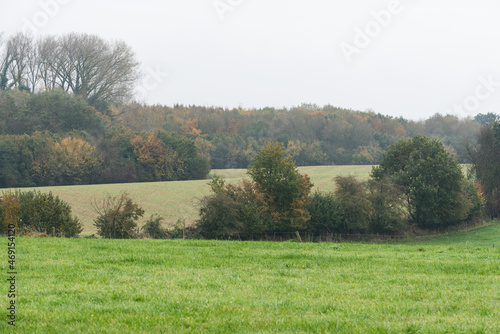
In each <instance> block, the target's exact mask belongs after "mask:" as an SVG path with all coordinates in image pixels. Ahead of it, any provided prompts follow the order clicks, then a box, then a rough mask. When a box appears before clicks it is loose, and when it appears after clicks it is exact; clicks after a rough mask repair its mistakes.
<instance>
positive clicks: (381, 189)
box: [367, 180, 408, 234]
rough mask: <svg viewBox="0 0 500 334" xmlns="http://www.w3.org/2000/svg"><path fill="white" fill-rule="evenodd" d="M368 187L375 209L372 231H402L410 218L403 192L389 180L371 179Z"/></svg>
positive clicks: (387, 232)
mask: <svg viewBox="0 0 500 334" xmlns="http://www.w3.org/2000/svg"><path fill="white" fill-rule="evenodd" d="M367 187H368V192H369V193H368V199H369V201H370V203H371V206H372V209H373V210H372V214H371V217H370V229H371V231H372V232H374V233H381V234H392V233H396V232H400V231H402V230H403V229H404V228H405V227H406V224H407V220H408V219H407V216H408V214H407V210H406V206H405V201H404V194H403V192H402V191H401V190H400V189H399V187H397V186H396V185H395V184H392V183H390V182H387V180H381V181H377V180H369V181H368V182H367Z"/></svg>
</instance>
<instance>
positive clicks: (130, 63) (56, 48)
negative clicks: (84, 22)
mask: <svg viewBox="0 0 500 334" xmlns="http://www.w3.org/2000/svg"><path fill="white" fill-rule="evenodd" d="M138 68H139V63H138V61H137V60H136V58H135V54H134V52H133V51H132V49H131V48H130V47H129V46H128V45H127V44H125V42H122V41H116V42H106V41H105V40H103V39H102V38H100V37H98V36H96V35H89V34H77V33H70V34H67V35H63V36H58V37H54V36H48V37H45V38H42V39H39V40H36V41H35V40H34V39H33V38H32V37H31V36H29V35H26V34H23V33H18V34H16V35H14V36H12V37H11V38H9V39H8V40H7V42H6V46H5V47H4V51H3V55H1V58H0V89H1V90H6V89H10V88H18V89H20V90H23V89H24V90H28V91H30V92H32V93H34V92H35V91H36V90H37V89H41V90H46V89H54V88H57V87H58V88H61V89H62V90H64V91H65V92H69V93H73V94H75V95H76V96H80V97H82V98H83V99H84V100H85V101H87V102H88V103H89V104H90V105H92V106H94V107H96V108H97V109H99V110H101V111H104V110H106V109H107V107H108V106H109V105H110V104H116V103H118V104H120V103H123V102H125V101H127V100H128V99H130V98H131V96H132V92H133V89H134V85H135V83H136V82H137V80H138V79H139V78H140V75H139V70H138Z"/></svg>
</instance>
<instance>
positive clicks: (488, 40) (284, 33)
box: [0, 0, 500, 119]
mask: <svg viewBox="0 0 500 334" xmlns="http://www.w3.org/2000/svg"><path fill="white" fill-rule="evenodd" d="M499 14H500V2H499V1H498V0H437V1H436V0H432V1H431V0H401V1H396V0H382V1H378V0H342V1H340V0H329V1H328V0H167V1H165V0H162V1H160V0H156V1H155V0H142V1H137V0H136V1H132V0H98V1H97V0H85V1H83V0H23V1H15V0H0V32H1V31H3V32H5V33H6V34H7V35H12V34H14V33H16V32H18V31H23V30H24V31H30V32H32V33H34V34H39V35H46V34H63V33H67V32H82V33H91V34H97V35H99V36H102V37H103V38H105V39H107V40H114V39H120V40H124V41H125V42H126V43H127V44H129V45H130V46H131V47H132V48H133V50H134V51H135V52H136V54H137V58H138V60H139V61H140V62H141V67H142V70H143V72H144V74H145V76H144V79H143V81H142V82H141V83H140V84H139V85H138V88H137V98H138V99H140V100H142V101H144V102H146V103H149V104H155V103H160V104H167V105H173V104H174V103H182V104H196V105H207V106H212V105H213V106H223V107H226V106H227V107H237V106H242V107H246V108H252V107H264V106H274V107H283V106H286V107H291V106H295V105H299V104H301V103H316V104H318V105H325V104H331V105H334V106H340V107H344V108H352V109H356V110H367V109H371V110H374V111H376V112H379V113H382V114H386V115H391V116H403V117H406V118H411V119H421V118H427V117H429V116H432V115H433V114H435V113H441V114H446V113H451V114H455V115H458V116H460V117H467V116H474V115H476V114H478V113H487V112H495V113H500V36H499V34H500V19H499Z"/></svg>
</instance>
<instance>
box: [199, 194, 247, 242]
mask: <svg viewBox="0 0 500 334" xmlns="http://www.w3.org/2000/svg"><path fill="white" fill-rule="evenodd" d="M197 227H198V229H199V233H200V235H201V236H203V237H204V238H207V239H238V238H239V235H240V232H241V231H242V230H243V225H242V223H241V222H240V221H239V219H238V209H237V203H236V202H235V201H234V200H233V199H232V198H230V197H229V196H228V195H226V194H214V195H211V196H207V197H204V198H203V199H202V201H201V205H200V219H199V220H198V222H197Z"/></svg>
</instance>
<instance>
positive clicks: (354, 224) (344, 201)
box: [334, 175, 373, 233]
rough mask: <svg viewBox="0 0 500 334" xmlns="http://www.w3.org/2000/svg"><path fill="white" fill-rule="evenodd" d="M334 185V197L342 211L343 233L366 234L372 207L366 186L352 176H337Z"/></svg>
mask: <svg viewBox="0 0 500 334" xmlns="http://www.w3.org/2000/svg"><path fill="white" fill-rule="evenodd" d="M335 183H336V187H335V191H334V195H335V199H336V200H337V201H338V203H339V205H340V207H341V209H342V216H343V220H344V222H343V224H344V231H346V232H348V233H366V232H368V231H369V229H370V217H371V215H372V212H373V207H372V204H371V202H370V200H369V198H368V194H367V189H366V185H365V184H364V183H363V182H361V181H358V180H356V178H355V177H354V176H352V175H349V176H337V177H335Z"/></svg>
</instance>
